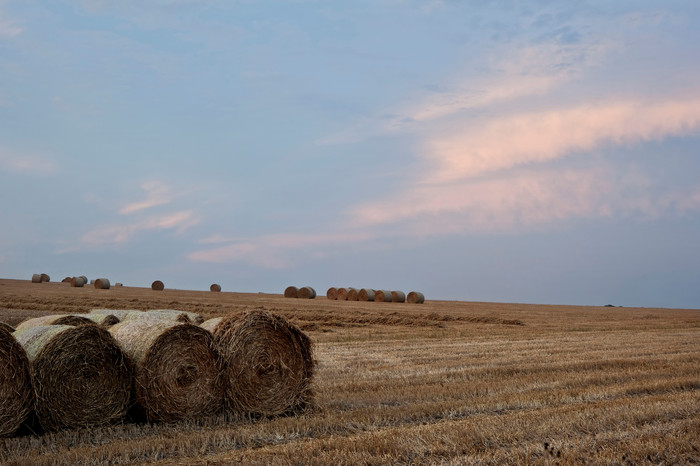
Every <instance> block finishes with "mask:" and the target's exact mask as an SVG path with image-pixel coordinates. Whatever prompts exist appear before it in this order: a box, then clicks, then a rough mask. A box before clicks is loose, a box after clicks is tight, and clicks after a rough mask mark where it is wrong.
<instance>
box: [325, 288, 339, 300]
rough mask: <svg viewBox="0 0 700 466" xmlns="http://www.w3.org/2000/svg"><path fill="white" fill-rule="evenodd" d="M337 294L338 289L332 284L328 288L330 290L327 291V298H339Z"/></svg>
mask: <svg viewBox="0 0 700 466" xmlns="http://www.w3.org/2000/svg"><path fill="white" fill-rule="evenodd" d="M337 294H338V290H337V289H336V288H335V287H334V286H331V287H330V288H328V291H326V298H327V299H338V296H337Z"/></svg>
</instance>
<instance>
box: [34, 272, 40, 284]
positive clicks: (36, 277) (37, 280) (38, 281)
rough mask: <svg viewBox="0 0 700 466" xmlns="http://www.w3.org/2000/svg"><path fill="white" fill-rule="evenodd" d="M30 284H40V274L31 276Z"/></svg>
mask: <svg viewBox="0 0 700 466" xmlns="http://www.w3.org/2000/svg"><path fill="white" fill-rule="evenodd" d="M32 283H41V274H40V273H34V274H32Z"/></svg>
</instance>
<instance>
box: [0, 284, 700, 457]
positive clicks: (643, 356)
mask: <svg viewBox="0 0 700 466" xmlns="http://www.w3.org/2000/svg"><path fill="white" fill-rule="evenodd" d="M32 288H34V289H32ZM93 291H94V290H92V289H90V288H84V289H83V288H69V287H62V286H59V284H53V283H48V284H45V285H42V286H40V287H39V286H34V287H32V286H31V284H29V280H25V281H23V282H22V283H18V282H16V281H11V280H0V308H1V309H2V311H0V320H3V321H6V322H8V323H10V324H13V323H16V322H18V321H19V320H24V319H26V318H27V317H34V316H36V315H41V314H45V313H48V312H50V310H54V311H53V312H56V310H58V311H60V312H63V313H77V312H85V311H86V310H89V309H91V308H96V307H102V308H115V309H118V308H122V309H124V308H138V309H153V308H158V307H175V308H182V309H188V310H193V311H196V312H198V313H200V314H202V315H204V316H206V317H215V316H221V315H231V314H234V313H237V312H239V311H241V310H246V309H256V308H257V309H261V310H268V311H272V312H274V313H276V314H280V315H283V316H284V317H285V318H286V319H288V320H290V321H291V322H293V323H295V324H296V325H297V326H298V327H299V328H301V329H303V330H304V331H305V333H307V334H308V335H309V336H310V337H311V339H312V340H313V342H314V344H315V353H314V354H315V358H316V360H317V366H316V372H315V375H314V383H313V385H312V388H313V390H314V392H315V405H316V409H315V410H313V411H312V412H308V413H305V414H303V415H299V416H291V417H274V418H270V419H266V418H263V419H259V420H257V421H251V420H245V419H240V420H231V419H227V418H225V417H223V416H221V417H211V418H208V419H205V420H197V421H188V422H180V423H175V424H155V425H154V424H126V425H117V426H110V427H101V428H95V429H90V430H87V429H77V430H73V431H65V432H59V433H55V434H49V435H43V436H38V437H37V436H33V435H24V436H20V437H15V438H11V439H6V440H4V441H3V442H2V443H0V463H2V464H69V463H79V464H80V463H82V464H102V463H105V462H111V463H113V464H127V463H148V462H162V463H164V464H169V463H170V464H205V463H209V464H235V463H237V462H240V463H248V464H250V463H252V464H256V463H257V464H261V463H263V464H268V463H277V464H289V463H293V464H329V463H330V464H333V463H337V464H358V463H360V464H397V463H399V464H411V463H413V464H426V463H427V464H436V463H438V464H439V463H447V464H474V463H477V464H504V463H505V464H533V463H535V464H698V462H700V440H699V438H700V436H699V435H698V432H700V311H698V310H671V309H643V308H641V309H632V308H605V307H583V306H547V305H523V304H499V303H464V302H446V301H434V300H430V301H427V302H426V303H425V304H423V305H421V306H407V305H401V304H396V303H362V302H346V301H335V300H321V301H319V300H285V299H284V298H283V297H282V295H261V294H257V293H251V294H245V293H228V292H227V293H210V292H208V291H202V292H186V291H177V290H165V291H164V292H163V293H152V292H151V291H150V289H146V288H130V287H124V288H123V289H120V290H115V289H110V290H106V291H103V292H100V293H94V292H93Z"/></svg>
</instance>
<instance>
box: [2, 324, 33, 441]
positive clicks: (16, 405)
mask: <svg viewBox="0 0 700 466" xmlns="http://www.w3.org/2000/svg"><path fill="white" fill-rule="evenodd" d="M5 325H6V324H0V367H2V372H0V438H2V437H9V436H11V435H12V434H14V433H15V431H16V430H17V429H18V428H19V427H20V425H22V423H23V422H24V420H25V419H26V418H27V416H29V413H30V412H31V411H32V404H33V400H34V390H33V389H32V379H31V374H30V369H29V359H28V358H27V353H26V352H25V351H24V348H23V347H22V345H21V344H20V343H19V342H17V340H15V337H14V336H13V335H12V332H10V331H8V330H7V329H6V328H5ZM8 327H9V326H8Z"/></svg>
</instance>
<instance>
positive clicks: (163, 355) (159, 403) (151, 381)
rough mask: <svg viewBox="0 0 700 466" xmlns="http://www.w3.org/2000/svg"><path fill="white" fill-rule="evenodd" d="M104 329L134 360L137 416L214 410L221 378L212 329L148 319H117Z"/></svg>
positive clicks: (172, 417) (169, 417)
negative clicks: (210, 331)
mask: <svg viewBox="0 0 700 466" xmlns="http://www.w3.org/2000/svg"><path fill="white" fill-rule="evenodd" d="M109 331H110V332H111V333H112V335H113V336H114V337H115V339H116V340H117V341H118V342H119V344H120V345H121V346H122V348H124V350H125V351H126V353H127V354H129V356H130V357H131V358H132V360H133V361H134V366H135V373H134V401H135V403H136V406H135V411H134V414H135V415H136V416H137V417H143V418H145V419H146V420H148V421H163V422H174V421H177V420H180V419H190V418H195V417H199V416H208V415H211V414H214V413H215V412H216V411H218V410H219V408H220V407H221V405H222V403H223V394H224V379H223V377H222V365H221V359H220V357H219V354H218V351H217V350H216V346H215V344H214V339H213V337H212V335H211V333H209V332H208V331H206V330H205V329H203V328H201V327H197V326H195V325H191V324H183V323H178V322H166V321H162V320H150V319H136V320H129V321H126V322H121V323H119V324H117V325H115V326H113V327H111V328H110V330H109Z"/></svg>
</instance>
